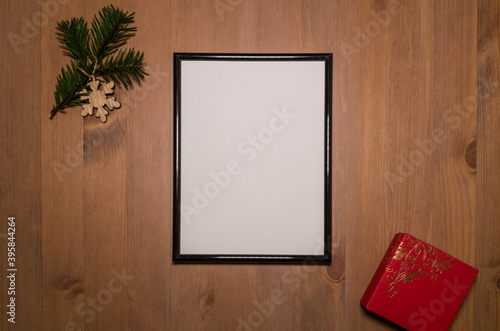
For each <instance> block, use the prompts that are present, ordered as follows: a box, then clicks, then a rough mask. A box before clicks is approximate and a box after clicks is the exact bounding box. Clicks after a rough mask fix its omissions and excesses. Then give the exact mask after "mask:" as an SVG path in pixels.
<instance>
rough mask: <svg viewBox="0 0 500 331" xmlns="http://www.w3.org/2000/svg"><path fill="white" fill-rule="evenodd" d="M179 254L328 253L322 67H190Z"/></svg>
mask: <svg viewBox="0 0 500 331" xmlns="http://www.w3.org/2000/svg"><path fill="white" fill-rule="evenodd" d="M181 77H182V79H181V111H180V118H181V122H182V125H181V136H180V155H181V159H180V160H181V161H180V164H181V166H180V174H181V176H180V180H181V230H180V243H181V244H180V253H181V254H215V255H229V254H238V255H239V254H242V255H249V254H252V255H253V254H255V255H323V254H324V251H323V249H324V247H323V246H324V238H325V234H324V226H325V215H324V209H325V206H324V204H325V200H324V199H325V166H326V165H325V164H326V161H325V63H324V61H197V60H189V61H182V65H181Z"/></svg>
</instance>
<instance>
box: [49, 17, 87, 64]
mask: <svg viewBox="0 0 500 331" xmlns="http://www.w3.org/2000/svg"><path fill="white" fill-rule="evenodd" d="M56 30H57V31H59V32H56V35H57V36H58V37H59V42H60V43H61V45H62V46H63V47H64V48H65V51H64V52H63V53H64V54H65V55H68V56H70V57H72V58H73V59H75V60H76V61H78V62H79V65H80V67H81V66H83V68H82V69H84V70H85V69H86V66H87V59H88V56H89V54H90V50H89V47H88V35H89V29H88V27H87V22H85V21H84V20H83V18H82V17H80V18H72V19H71V21H61V22H59V23H57V27H56Z"/></svg>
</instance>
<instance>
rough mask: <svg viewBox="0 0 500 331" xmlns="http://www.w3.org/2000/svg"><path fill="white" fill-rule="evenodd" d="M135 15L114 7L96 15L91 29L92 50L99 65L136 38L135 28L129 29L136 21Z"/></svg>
mask: <svg viewBox="0 0 500 331" xmlns="http://www.w3.org/2000/svg"><path fill="white" fill-rule="evenodd" d="M134 14H135V13H132V14H130V15H129V14H128V12H125V13H124V12H123V11H122V10H120V9H118V8H115V7H113V5H110V6H107V7H104V8H103V9H102V10H101V11H100V12H99V16H97V15H94V19H93V21H92V29H91V31H90V32H91V35H92V38H91V41H90V49H91V52H92V55H93V57H94V59H95V61H97V63H98V64H100V63H101V61H102V59H103V58H104V57H106V56H109V55H112V54H113V53H115V52H116V51H117V50H118V48H120V47H122V46H123V45H125V44H126V43H127V39H128V38H130V37H132V36H134V35H135V33H133V32H132V31H135V30H136V28H135V27H129V24H130V23H131V22H132V21H133V20H134Z"/></svg>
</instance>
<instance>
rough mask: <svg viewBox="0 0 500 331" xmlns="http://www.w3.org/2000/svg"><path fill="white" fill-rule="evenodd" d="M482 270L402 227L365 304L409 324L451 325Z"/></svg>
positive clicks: (417, 326)
mask: <svg viewBox="0 0 500 331" xmlns="http://www.w3.org/2000/svg"><path fill="white" fill-rule="evenodd" d="M477 273H478V270H477V269H476V268H473V267H471V266H469V265H468V264H465V263H463V262H462V261H459V260H457V259H455V258H454V257H452V256H450V255H449V254H446V253H445V252H443V251H441V250H439V249H437V248H435V247H433V246H431V245H429V244H427V243H425V242H423V241H421V240H418V239H417V238H415V237H412V236H410V235H409V234H406V233H398V234H396V235H395V236H394V239H393V240H392V242H391V245H390V246H389V249H388V250H387V252H386V254H385V256H384V258H383V260H382V262H381V263H380V265H379V267H378V269H377V271H376V272H375V275H374V276H373V278H372V280H371V282H370V284H369V285H368V288H367V289H366V292H365V294H364V295H363V298H362V299H361V304H362V305H363V306H364V307H365V308H366V309H368V310H370V311H372V312H374V313H376V314H378V315H380V316H382V317H384V318H386V319H388V320H390V321H392V322H394V323H396V324H398V325H400V326H402V327H404V328H406V329H408V330H418V331H424V330H427V331H431V330H432V331H437V330H448V328H449V327H450V325H451V322H453V319H454V318H455V315H456V314H457V312H458V309H459V308H460V306H461V305H462V302H463V301H464V299H465V296H466V295H467V292H469V289H470V287H471V285H472V283H473V282H474V279H475V278H476V276H477Z"/></svg>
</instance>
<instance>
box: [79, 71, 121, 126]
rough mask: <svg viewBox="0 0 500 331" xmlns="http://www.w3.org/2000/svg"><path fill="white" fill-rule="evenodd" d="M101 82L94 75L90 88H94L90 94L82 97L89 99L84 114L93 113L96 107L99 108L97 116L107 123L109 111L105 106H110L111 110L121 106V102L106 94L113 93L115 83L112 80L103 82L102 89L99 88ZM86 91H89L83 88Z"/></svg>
mask: <svg viewBox="0 0 500 331" xmlns="http://www.w3.org/2000/svg"><path fill="white" fill-rule="evenodd" d="M99 85H100V82H99V81H96V80H95V77H92V82H90V89H91V90H92V91H91V92H90V94H89V95H88V96H85V97H82V99H88V100H89V103H88V104H85V105H83V110H82V116H83V117H85V116H87V115H92V114H93V113H94V108H97V111H96V113H95V116H97V117H99V119H100V120H101V122H102V123H105V122H106V120H107V119H108V118H107V117H106V116H108V114H109V112H108V111H107V110H106V109H105V108H104V106H108V109H109V110H113V109H114V108H118V107H120V103H119V102H118V101H116V100H115V97H109V98H107V97H106V96H107V95H109V94H113V87H114V86H115V83H114V82H113V81H110V82H109V83H104V84H102V89H99ZM83 92H84V93H88V92H87V90H86V89H83Z"/></svg>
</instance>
